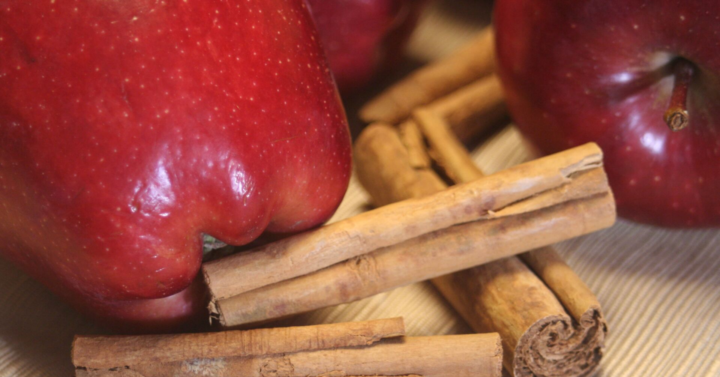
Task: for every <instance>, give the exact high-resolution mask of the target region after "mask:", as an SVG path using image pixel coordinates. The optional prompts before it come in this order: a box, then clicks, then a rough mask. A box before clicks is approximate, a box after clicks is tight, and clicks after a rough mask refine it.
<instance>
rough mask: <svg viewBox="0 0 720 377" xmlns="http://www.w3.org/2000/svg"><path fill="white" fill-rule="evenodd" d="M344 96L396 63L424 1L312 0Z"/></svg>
mask: <svg viewBox="0 0 720 377" xmlns="http://www.w3.org/2000/svg"><path fill="white" fill-rule="evenodd" d="M308 2H309V3H310V7H311V9H312V14H313V16H314V18H315V22H316V24H317V28H318V32H319V33H320V38H321V40H322V43H323V46H324V47H325V52H326V54H327V58H328V62H329V64H330V69H331V70H332V72H333V74H334V75H335V80H336V81H337V84H338V87H339V88H340V90H341V91H342V92H343V93H350V92H353V91H356V90H358V89H361V88H362V87H364V86H366V85H367V84H368V83H370V82H371V81H372V79H373V78H375V76H377V75H378V74H380V73H382V72H384V71H386V70H387V69H390V68H392V67H393V66H395V65H397V64H398V63H399V62H400V60H401V59H402V57H403V54H402V52H403V50H404V48H405V45H406V44H407V42H408V39H409V38H410V35H411V34H412V32H413V30H414V29H415V25H416V23H417V20H418V17H419V15H420V12H421V10H422V8H423V6H424V4H425V3H426V0H308Z"/></svg>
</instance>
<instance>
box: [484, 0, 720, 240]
mask: <svg viewBox="0 0 720 377" xmlns="http://www.w3.org/2000/svg"><path fill="white" fill-rule="evenodd" d="M719 15H720V3H717V2H707V1H701V0H687V1H682V2H681V1H662V2H647V1H641V0H609V1H608V0H605V1H600V0H590V1H570V0H499V1H497V2H496V9H495V21H494V22H495V27H496V31H497V56H498V60H499V73H500V77H501V79H502V82H503V86H504V88H505V91H506V94H507V102H508V106H509V109H510V112H511V114H512V116H513V118H514V120H515V122H516V123H517V125H518V127H519V128H520V130H521V131H522V132H523V134H524V135H525V136H526V137H527V138H528V139H529V140H530V141H531V142H532V143H533V144H534V145H535V146H536V147H537V148H539V150H540V151H541V152H543V153H552V152H555V151H558V150H561V149H565V148H568V147H572V146H575V145H578V144H582V143H585V142H588V141H595V142H597V143H598V144H600V146H601V147H602V148H603V150H604V152H605V161H606V168H607V172H608V176H609V179H610V183H611V185H612V187H613V191H614V192H615V195H616V198H617V202H618V209H619V212H620V214H621V215H622V216H624V217H627V218H629V219H633V220H637V221H640V222H645V223H650V224H657V225H663V226H670V227H716V226H719V225H720V133H719V129H718V126H719V125H720V123H718V122H719V121H720V38H719V37H718V36H720V21H719V19H718V17H719ZM674 87H675V89H674ZM673 92H674V93H675V94H674V95H673V94H672V93H673ZM671 97H674V98H673V99H672V100H671ZM668 109H670V110H671V111H670V113H671V114H670V115H672V114H674V118H673V119H669V124H670V125H671V126H673V127H674V128H679V127H678V126H681V125H684V124H683V122H684V121H686V120H688V119H687V117H686V116H688V117H689V122H687V124H688V126H687V127H686V128H684V129H680V130H676V131H673V130H672V129H671V128H670V127H668V124H666V122H665V120H664V113H665V112H666V111H667V110H668ZM684 110H687V114H684V113H683V111H684Z"/></svg>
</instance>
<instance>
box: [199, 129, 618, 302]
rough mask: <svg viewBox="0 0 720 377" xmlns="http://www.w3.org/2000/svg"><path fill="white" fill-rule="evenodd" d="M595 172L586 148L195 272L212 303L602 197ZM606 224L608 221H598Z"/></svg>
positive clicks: (595, 161)
mask: <svg viewBox="0 0 720 377" xmlns="http://www.w3.org/2000/svg"><path fill="white" fill-rule="evenodd" d="M396 138H397V137H396ZM388 161H389V162H391V160H388ZM601 165H602V153H601V152H600V150H599V149H598V148H597V146H595V145H591V144H588V145H586V146H583V147H578V148H574V149H571V150H568V151H564V152H561V153H557V154H555V155H552V156H550V157H546V158H542V159H538V160H535V161H532V162H529V163H526V164H522V165H518V166H516V167H513V168H510V169H507V170H504V171H502V172H499V173H497V174H494V175H492V176H488V177H486V178H484V179H482V180H477V181H474V182H470V183H467V184H464V185H458V186H454V187H452V188H449V189H447V190H443V191H440V192H438V193H436V194H434V195H432V196H430V197H422V198H418V199H411V200H406V201H403V202H399V203H395V204H393V205H388V206H384V207H382V208H378V209H375V210H373V211H368V212H365V213H363V214H360V215H358V216H355V217H352V218H349V219H345V220H342V221H339V222H336V223H333V224H330V225H327V226H324V227H321V228H319V229H316V230H313V231H310V232H306V233H303V234H300V235H297V236H293V237H289V238H286V239H284V240H281V241H278V242H274V243H271V244H268V245H266V246H262V247H260V248H257V249H255V250H253V251H250V252H246V253H241V254H236V255H233V256H230V257H227V258H222V259H219V260H216V261H212V262H209V263H206V264H205V265H204V266H203V271H204V274H205V278H206V281H207V283H208V286H209V288H210V291H211V294H212V295H213V301H214V302H216V301H217V300H223V299H226V298H229V297H232V296H236V295H239V294H242V293H245V292H248V291H251V290H253V289H257V288H260V287H263V286H267V285H270V284H274V283H277V282H280V281H284V280H287V279H291V278H294V277H297V276H302V275H305V274H308V273H311V272H315V271H318V270H320V269H322V268H325V267H328V266H331V265H333V264H336V263H339V262H342V261H344V260H347V259H350V258H353V257H356V256H359V255H363V254H367V253H368V252H370V251H373V250H377V249H379V248H382V247H388V246H391V245H395V244H398V243H400V242H404V241H407V240H409V239H412V238H415V237H418V236H420V235H423V234H427V233H430V232H434V231H437V230H440V229H446V228H448V227H450V226H453V225H458V224H463V223H467V222H470V221H476V220H481V219H494V218H499V217H504V216H511V215H515V214H518V213H521V212H529V211H536V210H540V209H543V208H546V207H549V206H552V205H555V204H558V203H561V202H563V201H567V200H573V199H577V198H575V197H573V195H575V196H578V197H591V196H592V195H595V194H601V193H607V192H608V191H609V187H608V186H607V183H606V182H604V181H602V180H600V181H598V180H592V179H590V180H589V179H588V176H586V175H584V174H581V173H583V172H585V171H597V172H598V173H600V174H602V175H603V176H604V173H602V167H601ZM575 177H577V179H575ZM603 179H604V178H603ZM571 188H572V189H571ZM540 198H549V200H545V201H542V200H539V199H540ZM613 213H614V209H613ZM608 219H610V220H612V219H614V216H612V218H609V217H601V218H599V220H600V222H603V221H606V220H608ZM608 226H609V224H608ZM588 229H591V227H589V228H588ZM596 229H597V228H595V230H596Z"/></svg>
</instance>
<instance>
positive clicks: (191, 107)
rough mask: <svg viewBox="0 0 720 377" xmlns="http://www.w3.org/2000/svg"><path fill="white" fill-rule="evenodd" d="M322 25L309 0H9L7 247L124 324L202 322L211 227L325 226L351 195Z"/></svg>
mask: <svg viewBox="0 0 720 377" xmlns="http://www.w3.org/2000/svg"><path fill="white" fill-rule="evenodd" d="M317 40H318V38H317V34H316V30H315V27H314V25H313V21H312V19H311V16H310V13H309V11H308V9H307V7H306V5H305V2H304V1H303V0H247V1H242V2H239V1H234V2H217V1H194V0H190V1H187V0H168V1H163V2H157V1H152V0H127V1H97V0H77V1H72V2H68V1H50V0H12V1H5V2H3V3H2V7H1V9H0V57H2V58H0V87H2V90H0V252H1V253H2V255H3V256H4V257H5V258H8V259H9V260H10V261H12V262H14V263H16V264H17V265H18V266H20V267H21V268H22V269H23V270H25V271H26V272H27V273H28V274H30V275H32V276H33V277H35V278H36V279H38V280H40V281H41V282H43V283H44V284H45V285H47V286H48V287H49V288H50V289H52V290H53V291H55V292H56V293H57V294H59V295H61V296H63V297H64V298H66V299H67V300H68V301H70V302H71V303H72V304H73V305H74V306H75V307H77V308H78V309H79V310H81V311H83V312H84V313H86V314H88V315H91V316H93V317H95V318H99V319H101V320H102V321H104V322H106V323H114V324H126V325H127V324H130V325H131V326H136V327H143V326H144V327H145V328H146V329H147V328H148V327H150V328H151V329H152V330H154V331H158V330H160V329H161V328H162V327H170V326H172V325H175V324H178V323H181V322H185V321H187V320H188V319H189V318H190V317H192V316H193V315H194V314H195V313H196V312H197V311H196V309H197V308H199V307H202V306H204V302H199V301H198V298H200V297H201V296H202V290H201V289H196V288H193V289H190V288H188V286H189V285H190V283H191V282H192V281H193V279H194V278H195V276H196V274H197V272H198V269H199V267H200V262H201V258H202V241H201V238H202V235H203V234H209V235H212V236H214V237H216V238H218V239H220V240H222V241H224V242H227V243H230V244H237V245H239V244H245V243H247V242H249V241H251V240H253V239H255V238H256V237H258V235H260V234H261V233H262V232H263V231H265V230H269V231H273V232H297V231H300V230H303V229H308V228H310V227H313V226H315V225H317V224H319V223H321V222H323V221H325V220H326V219H327V218H328V217H329V216H330V215H331V214H332V213H333V211H334V210H335V208H336V207H337V205H338V204H339V202H340V200H341V199H342V197H343V195H344V193H345V190H346V187H347V184H348V179H349V174H350V138H349V132H348V128H347V123H346V120H345V114H344V112H343V108H342V105H341V103H340V101H339V97H338V95H337V92H336V90H335V86H334V84H333V81H332V76H331V74H330V71H329V70H328V69H327V67H326V64H325V62H324V58H323V52H322V49H321V47H320V46H319V43H318V42H317ZM193 292H199V293H196V294H194V293H193Z"/></svg>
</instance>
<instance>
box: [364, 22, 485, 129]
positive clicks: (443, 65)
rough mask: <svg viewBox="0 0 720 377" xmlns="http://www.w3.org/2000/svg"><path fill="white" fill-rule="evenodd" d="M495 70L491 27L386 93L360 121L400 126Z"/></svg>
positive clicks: (370, 105)
mask: <svg viewBox="0 0 720 377" xmlns="http://www.w3.org/2000/svg"><path fill="white" fill-rule="evenodd" d="M494 69H495V51H494V36H493V31H492V29H491V28H490V27H488V28H487V29H485V30H484V31H483V32H481V33H480V34H479V35H478V36H477V37H476V38H475V39H474V40H472V41H471V42H469V43H468V44H467V45H466V46H464V47H463V48H461V49H460V50H459V51H457V52H455V53H453V54H451V55H450V56H448V57H446V58H445V59H442V60H440V61H438V62H435V63H432V64H429V65H427V66H425V67H423V68H421V69H419V70H417V71H415V72H414V73H412V74H411V75H409V76H408V77H406V78H405V79H403V80H401V81H399V82H398V83H396V84H395V85H393V86H391V87H390V88H388V89H387V90H385V91H384V92H383V93H381V94H380V95H379V96H378V97H376V98H375V99H373V100H372V101H370V102H369V103H368V104H367V105H365V106H364V107H363V108H362V109H361V110H360V117H361V118H362V119H363V120H364V121H365V122H367V123H371V122H385V123H389V124H396V123H399V122H401V121H402V120H404V119H405V118H407V117H408V116H410V113H411V111H412V110H413V109H415V108H416V107H418V106H422V105H425V104H428V103H430V102H432V101H434V100H435V99H437V98H440V97H442V96H445V95H446V94H448V93H450V92H452V91H454V90H456V89H458V88H461V87H463V86H465V85H467V84H469V83H471V82H473V81H475V80H478V79H480V78H482V77H485V76H487V75H489V74H491V73H492V72H493V71H494Z"/></svg>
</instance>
